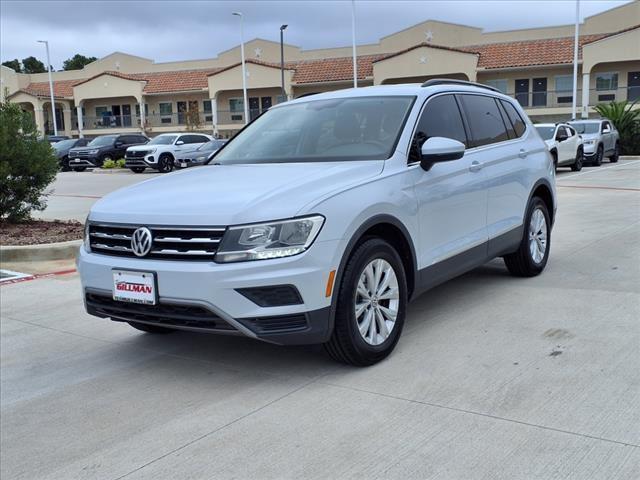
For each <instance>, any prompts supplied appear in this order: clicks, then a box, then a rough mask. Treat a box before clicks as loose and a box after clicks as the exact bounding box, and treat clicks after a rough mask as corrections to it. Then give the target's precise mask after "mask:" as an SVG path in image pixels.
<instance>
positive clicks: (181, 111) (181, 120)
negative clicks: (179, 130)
mask: <svg viewBox="0 0 640 480" xmlns="http://www.w3.org/2000/svg"><path fill="white" fill-rule="evenodd" d="M176 106H177V107H178V124H180V125H184V124H185V123H187V102H176Z"/></svg>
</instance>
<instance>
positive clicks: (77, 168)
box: [73, 167, 87, 172]
mask: <svg viewBox="0 0 640 480" xmlns="http://www.w3.org/2000/svg"><path fill="white" fill-rule="evenodd" d="M86 169H87V167H73V171H74V172H84V171H85V170H86Z"/></svg>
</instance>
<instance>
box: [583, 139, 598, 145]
mask: <svg viewBox="0 0 640 480" xmlns="http://www.w3.org/2000/svg"><path fill="white" fill-rule="evenodd" d="M582 143H584V144H585V145H593V144H594V143H596V141H595V140H585V141H584V142H582Z"/></svg>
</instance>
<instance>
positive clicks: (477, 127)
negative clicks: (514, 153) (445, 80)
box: [460, 95, 509, 147]
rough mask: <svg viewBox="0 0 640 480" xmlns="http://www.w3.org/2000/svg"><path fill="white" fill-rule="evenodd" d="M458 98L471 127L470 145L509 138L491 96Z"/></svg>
mask: <svg viewBox="0 0 640 480" xmlns="http://www.w3.org/2000/svg"><path fill="white" fill-rule="evenodd" d="M460 98H461V99H462V105H463V106H464V110H465V113H466V115H467V120H468V122H469V127H470V128H471V138H472V140H471V146H472V147H480V146H482V145H489V144H491V143H497V142H503V141H505V140H508V139H509V135H508V134H507V129H506V127H505V126H504V122H503V121H502V116H501V115H500V110H498V105H496V102H495V101H494V99H493V98H492V97H486V96H481V95H461V96H460Z"/></svg>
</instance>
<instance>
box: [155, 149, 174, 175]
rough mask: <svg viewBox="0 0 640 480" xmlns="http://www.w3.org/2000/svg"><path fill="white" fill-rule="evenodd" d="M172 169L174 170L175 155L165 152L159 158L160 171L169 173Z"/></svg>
mask: <svg viewBox="0 0 640 480" xmlns="http://www.w3.org/2000/svg"><path fill="white" fill-rule="evenodd" d="M171 170H173V157H172V156H171V155H169V154H167V153H163V154H162V155H160V158H159V159H158V171H159V172H160V173H169V172H170V171H171Z"/></svg>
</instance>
